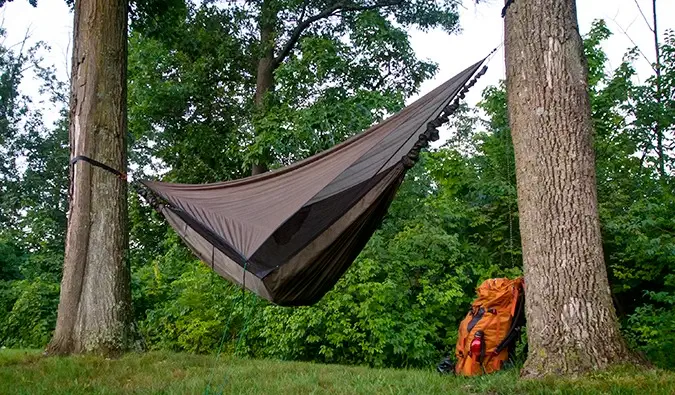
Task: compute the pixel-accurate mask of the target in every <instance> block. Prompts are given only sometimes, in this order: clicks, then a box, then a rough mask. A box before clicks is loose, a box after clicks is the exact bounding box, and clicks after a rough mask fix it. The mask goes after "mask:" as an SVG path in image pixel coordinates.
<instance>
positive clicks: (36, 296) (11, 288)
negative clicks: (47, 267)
mask: <svg viewBox="0 0 675 395" xmlns="http://www.w3.org/2000/svg"><path fill="white" fill-rule="evenodd" d="M58 304H59V284H57V283H53V282H49V281H44V280H42V279H40V278H38V279H36V280H34V281H28V280H19V281H13V282H6V283H4V285H3V286H2V287H0V308H4V309H3V311H0V345H2V346H5V347H14V348H41V347H44V346H46V345H47V343H48V342H49V339H50V337H51V334H52V331H53V330H54V326H55V325H56V311H57V307H58Z"/></svg>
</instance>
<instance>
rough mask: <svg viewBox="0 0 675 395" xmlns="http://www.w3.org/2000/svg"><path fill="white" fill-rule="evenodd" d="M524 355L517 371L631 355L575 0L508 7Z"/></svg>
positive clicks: (542, 371) (578, 366) (587, 366)
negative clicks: (614, 278) (607, 247)
mask: <svg viewBox="0 0 675 395" xmlns="http://www.w3.org/2000/svg"><path fill="white" fill-rule="evenodd" d="M505 23H506V27H505V30H506V41H505V50H506V77H507V84H506V85H507V92H508V108H509V117H510V126H511V130H512V135H513V144H514V147H515V155H516V176H517V184H518V204H519V210H520V227H521V234H522V244H523V261H524V269H525V284H526V292H527V299H526V317H527V335H528V345H529V356H528V359H527V361H526V363H525V366H524V368H523V371H522V372H521V374H522V375H523V376H525V377H538V376H543V375H547V374H574V373H579V372H584V371H589V370H595V369H603V368H605V367H607V366H609V365H611V364H614V363H621V362H636V360H635V358H634V356H633V355H632V354H631V353H630V352H629V350H628V349H627V347H626V344H625V341H624V340H623V338H622V336H621V333H620V332H619V325H618V321H617V317H616V313H615V310H614V307H613V305H612V298H611V294H610V289H609V283H608V280H607V270H606V267H605V263H604V258H603V251H602V240H601V234H600V221H599V217H598V207H597V205H598V203H597V202H598V199H597V189H596V179H595V158H594V152H593V142H592V126H591V112H590V103H589V95H588V92H587V68H586V64H585V59H584V55H583V47H582V39H581V36H580V34H579V31H578V25H577V13H576V5H575V2H574V0H527V1H519V0H516V1H514V2H513V3H512V4H511V6H510V8H509V9H508V12H507V16H506V21H505Z"/></svg>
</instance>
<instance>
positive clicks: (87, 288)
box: [47, 0, 131, 355]
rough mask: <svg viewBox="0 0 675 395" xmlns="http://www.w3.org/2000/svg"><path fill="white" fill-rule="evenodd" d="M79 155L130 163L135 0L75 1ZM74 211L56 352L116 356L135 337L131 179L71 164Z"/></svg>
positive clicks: (73, 128)
mask: <svg viewBox="0 0 675 395" xmlns="http://www.w3.org/2000/svg"><path fill="white" fill-rule="evenodd" d="M74 11H75V22H74V40H73V43H74V47H73V58H72V64H73V69H72V77H71V99H70V128H69V134H70V151H71V157H75V156H79V155H84V156H87V157H89V158H92V159H95V160H97V161H99V162H102V163H104V164H106V165H108V166H110V167H112V168H115V169H119V170H120V171H122V172H124V171H125V169H126V59H127V0H98V1H88V0H79V1H76V3H75V10H74ZM70 195H71V196H70V212H69V218H68V232H67V236H66V252H65V262H64V268H63V279H62V282H61V295H60V301H59V310H58V318H57V322H56V330H55V332H54V337H53V338H52V341H51V342H50V344H49V345H48V347H47V352H48V353H51V354H64V353H83V352H93V353H98V354H104V355H115V354H117V353H119V352H122V351H124V350H125V349H127V346H128V345H129V344H130V339H131V336H130V330H131V329H130V320H131V292H130V274H129V268H128V267H127V260H126V256H125V251H126V249H127V243H128V241H127V230H126V220H127V185H126V182H125V181H124V180H122V179H121V178H119V177H117V176H115V175H114V174H112V173H110V172H108V171H105V170H103V169H101V168H98V167H94V166H92V165H90V164H89V163H86V162H83V161H80V162H77V163H76V164H75V165H71V185H70Z"/></svg>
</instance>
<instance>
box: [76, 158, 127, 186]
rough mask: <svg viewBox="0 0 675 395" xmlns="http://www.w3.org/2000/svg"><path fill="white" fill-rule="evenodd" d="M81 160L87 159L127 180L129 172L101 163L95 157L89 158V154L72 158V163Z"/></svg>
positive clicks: (91, 163)
mask: <svg viewBox="0 0 675 395" xmlns="http://www.w3.org/2000/svg"><path fill="white" fill-rule="evenodd" d="M79 161H85V162H87V163H89V164H90V165H93V166H96V167H99V168H101V169H103V170H105V171H108V172H110V173H112V174H114V175H116V176H117V177H119V178H120V179H122V180H124V181H126V180H127V173H123V172H121V171H119V170H116V169H113V168H112V167H110V166H108V165H106V164H105V163H101V162H99V161H97V160H95V159H91V158H89V157H87V156H84V155H78V156H76V157H74V158H73V159H71V160H70V164H71V165H74V164H76V163H77V162H79Z"/></svg>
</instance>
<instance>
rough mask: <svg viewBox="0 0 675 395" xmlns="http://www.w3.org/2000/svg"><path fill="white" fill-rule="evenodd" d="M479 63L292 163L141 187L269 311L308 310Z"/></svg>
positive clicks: (363, 237)
mask: <svg viewBox="0 0 675 395" xmlns="http://www.w3.org/2000/svg"><path fill="white" fill-rule="evenodd" d="M483 62H484V60H481V61H479V62H478V63H476V64H474V65H472V66H470V67H469V68H467V69H466V70H464V71H463V72H461V73H460V74H458V75H457V76H455V77H453V78H451V79H450V80H448V81H447V82H445V83H444V84H442V85H441V86H439V87H438V88H436V89H435V90H433V91H432V92H430V93H429V94H427V95H425V96H423V97H422V98H420V99H419V100H417V101H415V102H414V103H412V104H410V105H409V106H407V107H405V108H404V109H403V110H402V111H400V112H399V113H397V114H396V115H393V116H391V117H389V118H388V119H386V120H385V121H383V122H381V123H379V124H377V125H375V126H373V127H371V128H370V129H368V130H367V131H365V132H363V133H361V134H359V135H357V136H354V137H352V138H351V139H349V140H347V141H345V142H343V143H341V144H339V145H337V146H335V147H333V148H331V149H329V150H328V151H324V152H322V153H319V154H317V155H315V156H313V157H310V158H308V159H306V160H303V161H300V162H298V163H295V164H293V165H291V166H288V167H284V168H281V169H278V170H275V171H271V172H268V173H264V174H260V175H257V176H253V177H248V178H244V179H241V180H235V181H230V182H220V183H213V184H202V185H188V184H172V183H165V182H154V181H141V183H142V184H143V185H145V186H146V187H147V188H148V189H149V190H150V191H151V192H152V193H153V194H154V195H156V197H158V198H160V199H159V200H161V204H159V205H157V208H158V210H160V211H161V213H162V214H163V215H164V216H165V217H166V219H167V221H168V223H169V224H170V225H171V227H172V228H173V229H174V230H175V231H176V232H177V233H178V234H179V235H180V237H181V238H182V240H183V241H184V242H185V244H187V245H188V246H189V247H190V249H191V250H192V251H193V252H194V254H195V255H196V256H197V257H199V259H201V260H202V261H203V262H205V263H206V264H207V265H209V266H210V267H211V268H212V269H213V270H214V271H215V272H216V273H218V274H219V275H221V276H222V277H224V278H226V279H228V280H230V281H232V282H234V283H236V284H238V285H241V286H242V287H244V288H246V289H248V290H250V291H252V292H255V293H256V294H257V295H259V296H260V297H262V298H264V299H267V300H269V301H271V302H272V303H275V304H278V305H282V306H300V305H311V304H314V303H316V302H317V301H318V300H320V299H321V298H322V297H323V295H324V294H325V293H326V292H328V291H329V290H330V289H331V288H332V287H333V286H334V285H335V283H336V282H337V281H338V279H339V278H340V277H341V276H342V274H343V273H344V272H345V271H346V270H347V269H348V268H349V266H350V265H351V264H352V262H353V261H354V259H356V257H357V256H358V255H359V253H360V252H361V250H362V249H363V248H364V247H365V245H366V243H367V242H368V240H369V239H370V237H371V236H372V234H373V232H374V231H375V230H376V228H377V227H378V226H379V223H380V222H381V220H382V218H383V217H384V216H385V214H386V212H387V209H388V207H389V204H390V203H391V201H392V199H393V198H394V195H395V194H396V191H397V189H398V187H399V185H400V184H401V182H402V180H403V177H404V175H405V172H406V170H407V169H409V168H410V167H412V165H413V164H414V163H415V162H416V161H417V158H418V155H419V151H420V149H421V148H424V147H426V146H427V145H428V141H429V140H432V141H435V140H437V139H438V131H437V129H436V128H438V127H439V126H441V125H442V124H443V123H444V122H447V121H448V115H450V114H451V113H452V112H453V111H454V110H455V109H456V108H457V107H458V106H459V99H461V98H463V97H464V94H465V93H466V91H467V90H468V88H470V87H471V86H472V85H473V84H474V83H475V82H476V79H477V78H478V77H480V76H481V75H482V74H484V73H485V71H486V67H484V68H483V69H482V70H481V71H480V72H479V71H478V70H479V68H480V66H481V65H482V64H483ZM472 77H474V78H473V80H472ZM453 100H454V102H453ZM451 102H452V103H451Z"/></svg>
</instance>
